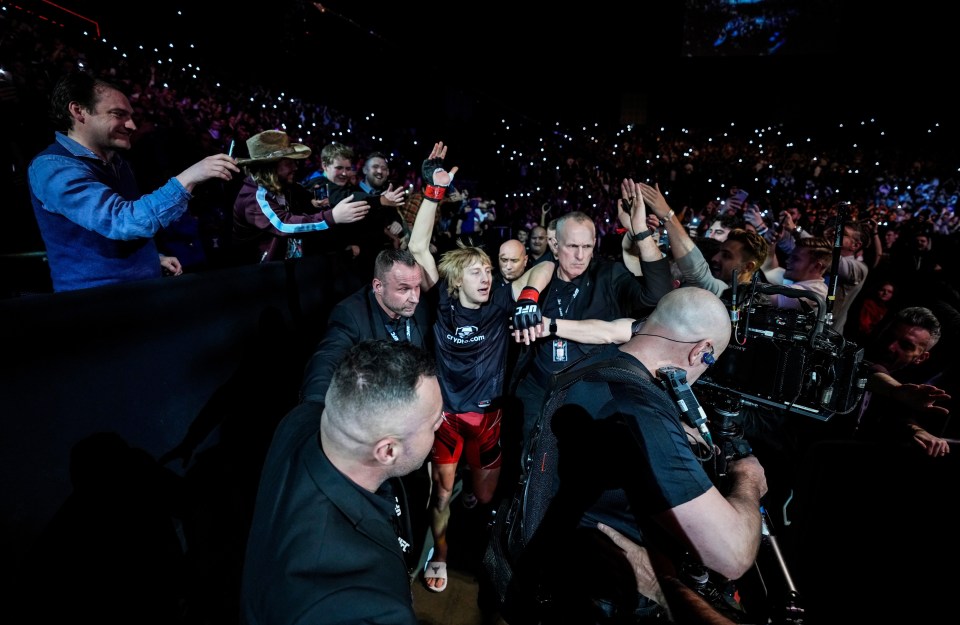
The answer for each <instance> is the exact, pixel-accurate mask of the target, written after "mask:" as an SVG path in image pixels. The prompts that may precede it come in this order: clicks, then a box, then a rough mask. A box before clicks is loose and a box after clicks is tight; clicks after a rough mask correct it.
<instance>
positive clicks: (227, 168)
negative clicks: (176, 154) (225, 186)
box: [177, 154, 240, 193]
mask: <svg viewBox="0 0 960 625" xmlns="http://www.w3.org/2000/svg"><path fill="white" fill-rule="evenodd" d="M239 173H240V168H239V167H237V161H236V159H235V158H233V157H232V156H227V155H226V154H214V155H212V156H208V157H206V158H205V159H203V160H201V161H198V162H196V163H194V164H193V165H191V166H190V167H187V168H186V169H184V170H183V171H182V172H180V173H179V174H178V175H177V180H178V181H179V182H180V184H182V185H183V188H184V189H186V190H187V191H189V192H191V193H192V192H193V189H194V187H196V186H197V185H198V184H200V183H201V182H205V181H207V180H211V179H213V178H219V179H220V180H231V179H232V178H233V174H239Z"/></svg>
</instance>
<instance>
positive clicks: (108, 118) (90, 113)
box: [28, 72, 240, 291]
mask: <svg viewBox="0 0 960 625" xmlns="http://www.w3.org/2000/svg"><path fill="white" fill-rule="evenodd" d="M51 115H52V118H53V122H54V123H55V125H56V126H57V127H58V131H57V133H56V136H55V141H54V142H53V143H51V144H50V145H49V146H48V147H47V148H46V149H45V150H43V152H41V153H40V154H38V155H37V156H36V157H35V158H34V159H33V161H32V162H31V163H30V167H29V170H28V177H29V182H30V199H31V201H32V203H33V210H34V213H35V214H36V217H37V223H38V224H39V226H40V234H41V236H42V237H43V241H44V244H45V246H46V251H47V260H48V263H49V266H50V276H51V278H52V280H53V290H54V291H72V290H76V289H84V288H89V287H95V286H103V285H107V284H115V283H119V282H129V281H132V280H145V279H149V278H159V277H160V276H161V275H163V270H166V271H168V272H169V273H172V274H174V275H177V274H180V273H182V271H183V269H182V267H181V266H180V262H179V261H178V260H177V259H176V258H174V257H172V256H163V255H161V254H160V253H159V251H158V249H157V245H156V243H155V242H154V240H153V237H154V235H156V234H157V232H158V231H159V230H160V229H161V228H164V227H166V226H169V225H170V224H171V223H173V222H174V221H176V220H177V219H178V218H179V217H180V216H181V215H183V214H184V213H185V212H186V211H187V203H188V201H189V200H190V198H191V197H192V195H191V193H192V191H193V189H194V187H196V185H198V184H200V183H201V182H204V181H206V180H211V179H214V178H219V179H221V180H230V178H231V177H232V176H233V174H234V173H239V172H240V170H239V169H238V168H237V165H236V161H235V160H234V159H233V158H231V157H230V156H227V155H226V154H215V155H213V156H208V157H207V158H205V159H203V160H201V161H200V162H198V163H195V164H194V165H191V166H190V167H188V168H187V169H186V170H184V171H183V172H181V173H180V174H178V175H177V176H175V177H173V178H170V180H169V181H167V183H166V184H165V185H163V186H162V187H160V188H159V189H157V190H156V191H154V192H153V193H148V194H146V195H143V194H141V193H140V191H139V189H138V188H137V182H136V179H135V178H134V175H133V170H132V169H131V168H130V164H129V163H128V162H126V161H125V160H124V159H123V158H122V157H121V156H120V155H119V153H118V151H119V150H129V149H130V137H131V135H133V133H134V131H135V130H136V129H137V126H136V124H135V123H134V122H133V107H131V106H130V101H129V100H128V99H127V96H126V95H124V94H123V92H122V91H121V90H120V88H119V87H117V86H115V85H112V84H110V83H108V82H106V81H103V80H100V79H97V78H94V77H93V76H90V75H89V74H85V73H83V72H75V73H72V74H68V75H65V76H63V77H62V78H61V79H60V80H59V81H58V82H57V85H56V86H55V87H54V90H53V96H52V99H51Z"/></svg>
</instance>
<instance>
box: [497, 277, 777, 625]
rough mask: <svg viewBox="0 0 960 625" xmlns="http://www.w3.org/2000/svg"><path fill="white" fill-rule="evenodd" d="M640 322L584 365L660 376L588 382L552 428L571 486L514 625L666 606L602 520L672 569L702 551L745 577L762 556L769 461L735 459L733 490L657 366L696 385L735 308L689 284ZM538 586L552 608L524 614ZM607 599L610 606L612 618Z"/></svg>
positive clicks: (521, 571) (524, 571)
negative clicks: (719, 478) (647, 593)
mask: <svg viewBox="0 0 960 625" xmlns="http://www.w3.org/2000/svg"><path fill="white" fill-rule="evenodd" d="M640 330H641V331H640V332H638V333H636V334H635V335H634V336H633V337H632V338H631V339H630V340H629V341H628V342H626V343H624V344H623V345H621V346H619V347H616V346H610V347H607V348H603V349H601V350H599V351H598V352H596V355H595V356H592V357H590V358H587V359H586V360H585V361H582V362H583V363H584V365H585V366H589V365H590V364H592V363H594V362H596V361H603V360H607V359H610V358H615V359H622V360H623V361H624V362H625V363H627V366H631V365H632V366H633V367H637V366H640V367H641V368H642V369H643V370H645V371H646V372H647V374H649V378H650V380H649V381H644V380H638V379H636V377H633V378H630V379H625V380H622V381H616V382H614V381H610V382H607V381H594V380H581V381H579V382H577V383H576V384H575V385H573V386H572V387H571V388H570V389H569V391H568V392H567V395H566V397H565V401H564V404H563V406H562V407H561V408H560V409H559V410H558V411H557V412H556V413H555V415H554V418H553V419H552V420H551V422H550V424H549V425H546V424H545V427H552V428H553V430H554V432H555V433H556V436H557V445H558V449H559V454H558V459H557V463H558V465H557V466H558V467H559V472H560V473H559V478H560V483H559V490H558V491H557V494H556V497H555V498H554V499H553V501H552V503H551V507H550V510H549V511H548V513H547V515H546V517H545V518H544V520H543V523H542V524H541V525H540V527H539V528H538V531H537V534H536V535H535V537H534V538H533V541H532V542H531V544H530V545H529V547H528V548H527V550H526V551H525V552H524V553H523V555H522V557H521V563H520V565H519V566H517V568H516V569H515V573H514V581H515V582H516V589H517V591H516V592H515V593H514V594H513V596H512V598H508V602H507V606H505V611H504V612H503V614H504V617H505V618H507V620H508V621H509V622H510V623H511V624H513V625H522V624H523V623H526V622H532V619H533V618H536V619H539V622H541V623H553V622H564V623H567V622H611V620H608V619H612V617H613V616H615V617H616V618H617V619H624V618H628V619H629V618H631V617H632V616H636V617H645V616H652V615H654V614H656V610H657V608H656V606H655V605H654V604H653V602H652V601H651V600H650V599H649V598H646V597H643V596H638V595H637V587H638V581H637V580H636V579H635V578H634V575H633V569H632V567H631V566H630V563H629V562H627V561H626V558H625V556H624V553H623V551H622V550H621V549H620V548H619V547H617V546H616V545H614V544H612V543H611V542H610V540H609V539H608V538H607V536H604V535H603V534H601V532H600V531H599V530H598V529H597V523H603V524H604V525H606V526H608V527H612V528H614V529H615V530H616V531H618V532H620V533H621V534H623V535H624V536H626V537H627V538H629V539H630V540H631V541H633V542H635V543H637V544H639V545H641V546H643V547H645V548H646V549H647V550H648V551H649V552H650V555H651V558H653V560H654V562H655V563H656V567H657V568H658V569H659V570H660V571H663V572H664V573H665V574H668V575H669V574H672V575H676V574H678V573H679V571H680V570H681V564H683V563H684V562H688V561H689V559H690V558H692V559H693V560H695V561H697V562H698V563H699V564H702V565H703V566H705V567H707V568H708V569H710V570H712V571H714V572H716V573H718V574H719V575H721V576H723V577H725V578H726V579H727V580H736V579H738V578H740V577H741V576H742V575H744V573H746V572H747V571H748V570H749V569H750V568H751V566H752V565H753V563H754V561H755V559H756V557H757V552H758V550H759V547H760V541H761V515H760V499H761V498H762V497H763V496H764V495H765V494H766V492H767V482H766V477H765V474H764V470H763V467H762V466H761V465H760V462H759V461H758V460H757V458H756V457H754V456H746V457H743V458H739V459H735V460H732V461H731V462H730V463H729V465H728V469H729V471H728V476H729V478H730V481H729V489H728V490H727V491H726V492H721V491H720V489H719V488H718V486H717V485H715V484H714V482H713V480H712V479H711V476H710V475H709V474H708V470H707V468H705V466H704V465H705V463H706V461H707V460H708V459H709V457H710V456H711V455H712V454H713V453H714V452H713V449H712V448H711V447H707V446H706V444H705V443H704V440H703V438H702V437H701V435H700V433H699V432H698V430H697V429H695V428H693V427H692V426H690V425H689V424H685V423H684V422H683V421H682V420H681V415H680V413H679V411H678V404H677V402H676V401H675V399H674V398H673V397H671V395H670V394H668V392H667V390H665V389H664V387H663V386H662V384H663V383H662V382H659V381H656V380H654V379H653V373H651V372H656V371H658V370H659V369H660V368H663V367H668V366H670V367H678V368H681V369H683V370H685V371H686V376H687V378H688V379H689V381H690V383H691V384H692V383H693V382H694V381H696V380H697V378H699V377H700V376H701V375H702V374H703V373H704V371H706V369H707V368H708V367H709V366H710V365H711V364H712V363H713V362H714V360H715V359H716V358H717V357H719V356H720V354H721V353H722V352H723V351H724V349H726V347H727V345H728V343H729V341H730V336H731V333H730V321H729V316H728V312H727V309H726V308H725V306H724V305H723V303H722V302H721V301H720V299H719V298H718V297H717V296H716V295H714V294H712V293H710V292H709V291H706V290H704V289H701V288H697V287H682V288H678V289H675V290H673V291H670V292H669V293H667V294H666V295H664V296H663V297H662V298H661V299H660V301H659V303H658V304H657V306H656V308H655V310H654V311H653V313H652V314H651V315H650V316H649V317H648V318H647V320H646V322H645V323H644V324H643V326H642V328H640ZM704 454H705V455H706V456H707V457H706V458H705V457H704ZM532 588H536V589H537V590H538V591H539V592H541V593H542V594H541V595H540V596H549V597H551V599H552V600H551V602H550V608H551V612H550V613H549V614H546V615H544V614H536V615H533V616H532V617H531V615H530V614H525V613H524V612H523V609H524V608H527V609H530V608H531V606H530V605H529V604H528V603H526V602H528V601H529V602H533V597H535V596H536V595H537V593H536V592H525V591H524V590H530V589H532ZM511 599H515V600H517V601H520V602H521V603H520V604H519V605H517V604H512V605H511ZM597 606H605V607H606V608H607V609H606V610H605V611H604V614H601V615H598V614H597V613H596V612H595V610H596V608H597ZM533 607H539V606H533ZM611 615H612V616H611ZM605 617H606V618H605ZM586 619H598V620H589V621H588V620H586ZM618 622H626V621H623V620H618Z"/></svg>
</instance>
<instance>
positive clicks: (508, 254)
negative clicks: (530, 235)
mask: <svg viewBox="0 0 960 625" xmlns="http://www.w3.org/2000/svg"><path fill="white" fill-rule="evenodd" d="M497 262H498V263H499V266H500V275H502V276H503V277H504V279H506V280H509V281H511V282H513V281H514V280H516V279H517V278H519V277H520V276H522V275H523V272H524V271H526V270H527V250H526V248H524V246H523V243H521V242H520V241H518V240H517V239H509V240H507V241H504V242H503V243H502V244H501V245H500V254H499V256H498V257H497Z"/></svg>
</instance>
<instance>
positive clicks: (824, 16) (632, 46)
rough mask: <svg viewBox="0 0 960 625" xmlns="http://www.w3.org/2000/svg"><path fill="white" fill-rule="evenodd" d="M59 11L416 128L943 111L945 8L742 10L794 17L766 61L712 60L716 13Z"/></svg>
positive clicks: (946, 96)
mask: <svg viewBox="0 0 960 625" xmlns="http://www.w3.org/2000/svg"><path fill="white" fill-rule="evenodd" d="M66 1H67V3H68V4H67V5H66V6H68V7H69V6H70V3H75V4H76V5H77V8H76V10H77V11H78V12H80V13H84V14H86V15H89V16H90V17H92V18H94V19H96V20H98V22H99V23H100V24H101V27H102V32H103V36H104V37H105V38H107V39H108V40H109V41H123V42H135V41H138V40H141V39H147V40H149V41H155V40H160V41H167V40H169V42H171V43H174V44H175V46H176V47H177V50H184V49H186V46H188V45H193V46H194V48H193V50H191V53H195V54H196V55H197V56H198V57H200V58H204V59H207V60H206V61H205V62H206V63H209V71H208V74H209V73H212V72H216V73H217V74H220V73H223V74H224V75H237V76H243V77H245V78H246V79H248V80H251V81H253V82H257V83H260V84H263V85H278V86H279V88H282V89H283V90H284V91H285V93H286V94H287V95H297V96H300V97H304V98H310V99H314V100H316V101H321V102H323V103H326V104H330V105H332V106H335V107H338V108H341V109H343V110H350V111H352V110H355V109H359V110H369V111H376V112H377V113H378V114H379V115H382V116H386V117H387V119H388V120H390V121H392V118H393V117H395V118H396V120H397V121H398V122H402V123H406V124H408V125H417V126H419V127H422V128H429V127H430V126H431V125H436V124H443V123H444V122H447V123H449V122H451V121H452V122H453V123H454V124H456V125H457V126H460V127H462V125H463V122H471V121H473V120H475V119H476V118H477V117H478V116H485V115H518V116H521V117H522V118H524V119H529V120H532V121H538V122H544V123H552V122H554V121H565V122H572V123H579V122H589V121H598V122H607V121H610V120H613V121H618V120H622V121H632V122H639V123H669V122H673V121H680V122H686V123H690V124H703V123H709V122H712V121H714V120H727V119H731V120H744V121H747V120H749V121H757V122H758V123H764V122H766V121H768V120H772V121H776V120H778V119H782V118H783V117H785V116H789V117H801V118H805V117H809V118H810V119H811V120H815V119H818V118H819V117H820V115H821V113H825V112H830V113H833V114H835V113H836V112H837V111H841V112H845V111H850V112H851V113H861V112H862V113H866V114H872V113H874V112H876V113H896V114H898V116H900V117H901V118H906V117H909V116H910V115H911V114H914V111H916V112H921V113H922V112H939V111H948V110H949V108H950V107H952V106H953V95H952V89H950V88H949V80H950V74H949V72H950V67H949V66H950V61H951V59H953V58H955V56H956V55H955V54H954V53H952V50H951V44H950V43H949V40H948V35H949V34H950V28H951V26H950V25H951V23H952V19H951V18H950V17H949V16H948V14H947V10H946V8H944V7H946V6H947V5H946V4H945V3H941V4H939V5H938V4H936V3H933V2H930V1H928V0H920V1H918V2H909V3H903V2H894V3H885V4H884V6H883V7H881V6H879V4H878V3H859V2H852V1H850V0H836V1H827V0H807V1H801V0H779V1H778V0H761V1H758V2H752V3H751V2H745V3H741V4H740V5H738V7H737V8H738V11H739V12H740V13H741V14H743V15H756V14H757V12H758V11H766V12H767V13H768V14H773V15H783V16H789V20H788V21H787V22H786V27H785V28H783V29H781V30H780V31H779V32H778V37H779V39H780V43H781V44H782V45H781V46H780V47H779V48H777V49H776V51H775V52H770V51H769V50H767V49H765V48H764V46H763V45H762V43H763V42H762V41H756V40H752V41H750V42H749V44H750V45H745V46H743V47H742V48H730V47H729V46H728V47H727V48H719V49H718V48H713V47H712V43H713V42H714V40H715V39H716V33H717V32H718V28H719V25H718V24H719V22H718V21H717V18H716V17H715V12H714V13H711V11H710V9H709V8H708V7H711V6H712V7H716V6H719V5H721V4H724V3H723V2H720V1H718V0H715V1H714V2H694V1H692V0H687V1H685V2H681V1H679V0H655V1H645V2H606V1H602V0H601V1H596V2H590V3H574V4H570V3H557V4H553V3H546V4H544V3H536V4H533V3H519V2H464V3H449V4H447V3H432V2H431V3H427V2H395V3H355V2H347V1H346V0H339V1H337V0H334V1H329V2H324V3H322V4H320V3H312V2H304V1H301V0H279V1H274V2H270V3H263V4H259V5H257V6H256V7H254V8H253V9H252V10H248V9H239V8H238V6H237V5H234V6H230V7H225V6H223V5H219V4H216V5H213V6H208V3H200V2H194V3H184V2H182V0H178V1H177V2H170V1H166V0H161V1H160V2H153V3H150V4H149V5H144V6H143V7H142V8H139V9H137V10H134V11H130V10H125V11H122V12H121V11H117V9H116V7H115V6H114V5H113V4H112V3H108V2H105V1H103V0H92V1H91V0H88V1H86V2H81V1H80V0H66ZM214 7H215V8H214ZM318 7H322V8H323V9H324V10H322V11H321V9H320V8H318ZM70 8H74V7H70ZM441 130H442V129H441Z"/></svg>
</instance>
